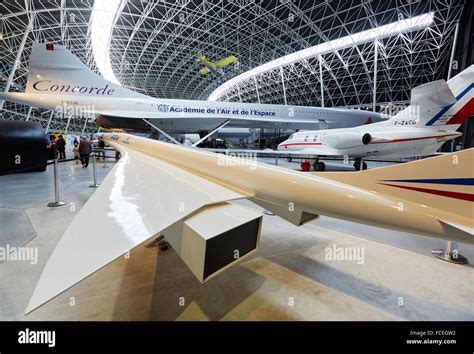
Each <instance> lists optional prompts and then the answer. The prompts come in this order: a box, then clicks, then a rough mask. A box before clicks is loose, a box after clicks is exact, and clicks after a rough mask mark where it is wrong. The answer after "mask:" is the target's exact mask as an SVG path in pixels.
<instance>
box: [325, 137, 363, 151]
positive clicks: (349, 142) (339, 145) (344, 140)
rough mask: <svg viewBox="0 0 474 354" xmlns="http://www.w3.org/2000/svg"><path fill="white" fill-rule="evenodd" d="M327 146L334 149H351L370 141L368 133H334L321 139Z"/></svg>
mask: <svg viewBox="0 0 474 354" xmlns="http://www.w3.org/2000/svg"><path fill="white" fill-rule="evenodd" d="M323 140H324V142H325V143H326V145H327V146H329V147H332V148H335V149H352V148H356V147H359V146H363V145H367V144H369V143H370V142H371V141H372V136H371V135H370V134H369V133H365V134H362V133H334V134H329V135H325V136H324V137H323Z"/></svg>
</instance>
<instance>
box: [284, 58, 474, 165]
mask: <svg viewBox="0 0 474 354" xmlns="http://www.w3.org/2000/svg"><path fill="white" fill-rule="evenodd" d="M473 115H474V65H471V66H470V67H469V68H467V69H466V70H464V71H462V72H461V73H459V74H458V75H456V76H455V77H453V78H452V79H451V80H449V81H448V82H447V83H446V81H444V80H438V81H434V82H431V83H428V84H425V85H421V86H418V87H416V88H414V89H413V90H412V93H411V105H410V106H409V107H407V108H405V109H404V110H403V111H401V112H400V113H398V114H397V115H395V116H394V117H393V118H391V119H389V120H387V121H383V122H378V123H374V124H369V125H364V126H359V127H354V128H343V129H331V130H313V131H303V132H297V133H295V134H293V135H291V136H290V138H289V139H287V140H285V141H284V142H282V143H281V144H280V145H279V146H278V150H279V151H283V152H298V153H299V154H309V155H312V156H316V157H317V159H316V162H315V164H314V168H315V170H317V171H323V170H324V169H325V164H324V162H319V161H318V158H319V157H324V156H345V157H349V158H354V159H355V163H354V167H355V169H356V170H359V169H361V167H362V169H366V168H367V165H366V164H365V162H363V161H362V159H363V158H365V157H377V158H392V159H393V158H403V157H415V156H427V155H433V154H435V152H436V151H437V150H438V149H439V148H440V147H441V145H442V144H443V143H445V142H446V141H448V140H450V139H454V138H456V137H458V136H460V135H462V134H461V133H459V132H457V131H456V130H457V129H458V128H459V126H460V125H461V124H462V123H464V122H465V121H466V120H467V119H468V118H469V117H471V116H473Z"/></svg>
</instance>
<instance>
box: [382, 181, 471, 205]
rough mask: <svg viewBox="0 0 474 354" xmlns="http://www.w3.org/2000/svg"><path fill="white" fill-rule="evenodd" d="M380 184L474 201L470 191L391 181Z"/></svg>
mask: <svg viewBox="0 0 474 354" xmlns="http://www.w3.org/2000/svg"><path fill="white" fill-rule="evenodd" d="M380 184H383V185H385V186H390V187H397V188H403V189H408V190H412V191H415V192H422V193H429V194H435V195H440V196H442V197H448V198H454V199H461V200H465V201H468V202H474V194H469V193H459V192H451V191H440V190H438V189H429V188H420V187H410V186H399V185H397V184H390V183H380Z"/></svg>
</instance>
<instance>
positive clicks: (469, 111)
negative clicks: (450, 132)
mask: <svg viewBox="0 0 474 354" xmlns="http://www.w3.org/2000/svg"><path fill="white" fill-rule="evenodd" d="M473 114H474V98H471V99H470V100H469V101H468V102H467V103H466V104H465V105H464V107H462V108H461V109H460V110H459V111H458V112H457V113H456V114H455V115H454V116H453V117H452V118H451V119H450V120H449V121H448V123H446V125H449V124H463V123H464V122H465V121H466V120H467V119H468V118H469V117H471V116H472V115H473Z"/></svg>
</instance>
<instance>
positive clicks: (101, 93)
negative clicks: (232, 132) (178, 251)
mask: <svg viewBox="0 0 474 354" xmlns="http://www.w3.org/2000/svg"><path fill="white" fill-rule="evenodd" d="M0 99H1V100H7V101H12V102H17V103H21V104H26V105H30V106H33V107H39V108H46V109H56V110H58V111H63V112H65V113H72V114H74V115H81V114H85V115H90V116H95V117H97V122H98V123H99V125H101V126H102V127H105V128H124V129H136V130H150V126H153V127H155V128H156V129H157V130H160V132H162V133H164V132H171V133H195V132H209V131H212V133H214V132H215V131H216V130H218V129H220V128H222V127H224V126H228V127H230V126H232V127H244V128H252V127H259V128H272V129H292V130H297V129H315V128H321V126H328V127H329V128H338V127H348V126H356V125H360V124H364V123H365V122H367V121H369V122H376V121H381V120H383V119H385V118H386V117H384V116H383V115H381V114H379V113H374V112H368V111H360V110H353V109H335V108H318V107H303V106H284V105H268V104H251V103H235V102H209V101H192V100H175V99H156V98H152V97H149V96H146V95H143V94H140V93H137V92H134V91H131V90H129V89H126V88H124V87H121V86H119V85H116V84H114V83H111V82H109V81H107V80H105V79H103V78H102V77H100V76H99V75H97V74H95V73H94V72H92V71H91V70H90V69H89V68H88V67H87V66H86V65H84V64H83V63H82V62H81V61H80V60H79V59H78V58H77V57H75V56H74V55H73V54H72V53H70V52H69V51H68V50H67V49H66V48H64V47H63V46H61V45H56V44H39V43H35V44H33V48H32V53H31V56H30V63H29V72H28V80H27V85H26V91H25V93H0ZM165 135H166V134H165ZM209 135H211V134H209ZM168 137H169V136H168ZM169 138H170V139H171V140H173V138H172V137H169Z"/></svg>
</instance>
